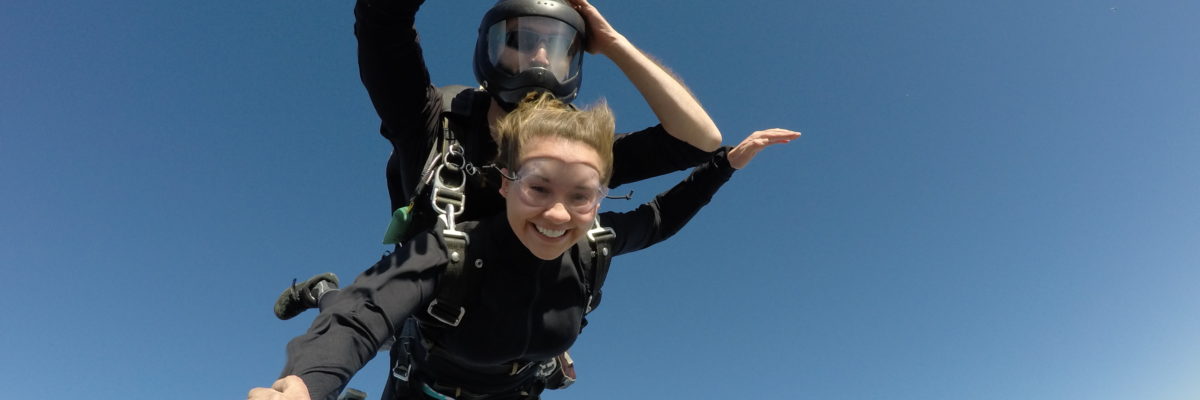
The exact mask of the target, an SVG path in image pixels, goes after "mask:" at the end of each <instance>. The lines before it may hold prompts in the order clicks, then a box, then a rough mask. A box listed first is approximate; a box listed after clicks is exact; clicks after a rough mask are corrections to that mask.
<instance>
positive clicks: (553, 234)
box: [534, 225, 567, 238]
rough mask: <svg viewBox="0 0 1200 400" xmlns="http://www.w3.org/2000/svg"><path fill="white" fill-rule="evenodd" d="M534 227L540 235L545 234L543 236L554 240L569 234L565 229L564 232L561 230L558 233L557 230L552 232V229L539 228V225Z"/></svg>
mask: <svg viewBox="0 0 1200 400" xmlns="http://www.w3.org/2000/svg"><path fill="white" fill-rule="evenodd" d="M534 227H535V228H537V231H538V232H539V233H541V234H543V235H546V236H549V237H552V238H556V237H559V236H562V235H563V234H564V233H567V231H566V230H565V229H564V230H561V231H556V230H551V229H546V228H542V227H540V226H537V225H534Z"/></svg>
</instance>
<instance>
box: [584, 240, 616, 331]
mask: <svg viewBox="0 0 1200 400" xmlns="http://www.w3.org/2000/svg"><path fill="white" fill-rule="evenodd" d="M594 221H595V222H594V223H593V224H592V229H589V230H588V231H587V238H588V248H589V250H591V260H592V268H591V271H590V274H589V275H590V276H589V279H588V284H587V288H588V300H587V305H586V306H587V307H586V308H585V309H584V314H585V315H586V314H588V313H591V312H592V310H594V309H596V306H599V305H600V297H601V292H600V289H601V287H603V286H604V279H605V278H607V277H608V267H609V265H610V264H611V263H612V256H613V254H612V253H613V250H612V241H613V239H614V238H616V237H617V234H616V232H613V230H612V228H606V227H604V226H601V225H600V217H599V216H596V218H595V220H594Z"/></svg>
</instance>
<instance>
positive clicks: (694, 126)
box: [570, 0, 721, 151]
mask: <svg viewBox="0 0 1200 400" xmlns="http://www.w3.org/2000/svg"><path fill="white" fill-rule="evenodd" d="M570 2H571V5H572V6H573V7H575V9H576V10H578V11H579V14H580V15H582V16H583V18H584V20H585V21H586V22H587V29H588V38H589V39H588V46H587V51H588V52H589V53H593V54H603V55H604V56H605V57H608V58H609V59H610V60H612V61H613V63H614V64H616V65H617V67H618V68H620V69H621V71H622V72H624V73H625V76H627V77H628V78H629V81H630V82H631V83H633V86H634V87H636V88H637V89H638V92H641V94H642V97H644V98H645V99H646V103H647V104H649V105H650V109H651V110H652V111H654V115H656V116H658V120H659V121H660V122H662V126H663V129H665V130H666V131H667V133H670V134H671V136H674V137H676V138H678V139H679V140H682V141H684V142H687V143H688V144H691V145H692V146H695V147H696V148H697V149H700V150H704V151H715V150H717V148H719V147H721V131H720V130H719V129H717V124H715V123H713V121H712V118H710V117H709V116H708V113H707V112H705V111H704V107H702V106H701V105H700V102H699V101H697V100H696V98H695V97H693V96H692V93H691V92H690V91H688V89H687V88H686V87H684V86H683V83H681V82H680V81H679V80H678V79H676V78H675V77H674V76H673V75H671V73H670V72H668V71H667V70H666V68H663V66H662V65H660V64H658V63H656V62H655V61H654V60H652V59H651V58H650V57H649V56H647V55H646V54H645V53H642V51H641V50H638V48H637V47H634V45H633V43H630V42H629V40H628V39H626V38H625V36H623V35H621V34H620V33H618V32H617V30H616V29H613V27H612V25H609V24H608V21H607V20H605V19H604V16H602V15H600V11H598V10H596V7H593V6H592V5H591V4H590V3H588V2H587V0H570Z"/></svg>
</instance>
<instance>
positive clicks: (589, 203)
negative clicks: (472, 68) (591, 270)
mask: <svg viewBox="0 0 1200 400" xmlns="http://www.w3.org/2000/svg"><path fill="white" fill-rule="evenodd" d="M613 125H614V123H613V117H612V112H611V111H609V109H608V107H607V106H606V105H604V104H603V103H600V104H599V105H597V106H594V107H592V108H590V109H588V110H584V111H574V110H571V109H569V108H567V106H566V105H565V104H563V103H562V102H560V101H558V100H556V99H555V98H554V97H553V96H551V95H550V94H542V95H540V96H538V95H533V94H531V95H530V96H529V97H527V101H526V102H525V103H524V104H522V106H521V107H518V108H517V110H515V111H514V112H513V113H511V114H509V115H507V116H505V117H504V118H503V119H501V120H500V121H498V122H497V123H496V132H497V134H498V135H499V137H500V149H501V152H500V155H499V163H500V165H502V166H505V168H503V170H502V172H503V174H504V175H505V176H506V177H508V178H509V179H508V180H505V181H504V182H503V183H502V185H501V188H500V194H501V195H502V196H504V197H505V199H506V201H505V210H506V213H507V215H508V223H509V225H510V226H511V227H512V230H513V232H514V233H516V235H517V238H518V239H519V240H520V241H521V244H523V245H525V247H526V248H528V249H529V251H531V252H532V253H533V254H534V255H535V256H537V257H538V258H541V259H543V260H550V259H554V258H557V257H558V256H561V255H562V254H563V252H565V251H566V250H567V249H568V248H570V247H571V246H572V245H573V244H575V242H577V241H579V240H580V239H582V238H583V235H584V234H585V233H586V232H587V230H588V228H589V227H590V226H591V225H592V222H593V219H594V218H595V215H596V211H597V209H598V208H599V207H600V199H601V198H602V197H603V196H604V193H606V192H607V190H606V189H604V185H605V184H607V182H608V175H609V172H610V171H612V145H611V143H612V137H613ZM510 167H511V168H510ZM512 170H515V171H516V176H515V177H514V176H511V175H510V174H511V171H512ZM514 195H515V196H514ZM514 199H516V201H514Z"/></svg>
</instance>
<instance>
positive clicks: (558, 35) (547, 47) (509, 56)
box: [487, 16, 583, 83]
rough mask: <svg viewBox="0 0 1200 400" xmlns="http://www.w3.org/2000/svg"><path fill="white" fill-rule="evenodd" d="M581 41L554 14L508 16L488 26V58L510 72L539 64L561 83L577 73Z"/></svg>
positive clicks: (572, 30) (579, 36) (537, 67)
mask: <svg viewBox="0 0 1200 400" xmlns="http://www.w3.org/2000/svg"><path fill="white" fill-rule="evenodd" d="M582 41H583V40H582V37H581V35H580V34H579V32H577V31H575V28H572V27H571V26H570V25H568V24H567V23H566V22H562V21H559V20H557V19H554V18H549V17H540V16H525V17H516V18H509V19H507V20H504V21H500V22H497V23H495V24H493V25H492V27H491V28H489V29H488V36H487V43H488V61H489V62H491V63H492V65H493V66H495V67H496V68H497V69H499V70H501V71H504V72H506V73H509V74H512V75H517V74H520V73H522V72H525V71H529V70H534V69H539V68H540V69H542V70H545V71H549V72H550V73H551V74H552V75H553V76H554V79H556V80H557V81H558V83H563V82H565V81H567V80H570V79H572V78H574V77H575V76H576V75H577V74H579V69H580V66H581V65H582V63H583V43H582Z"/></svg>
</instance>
